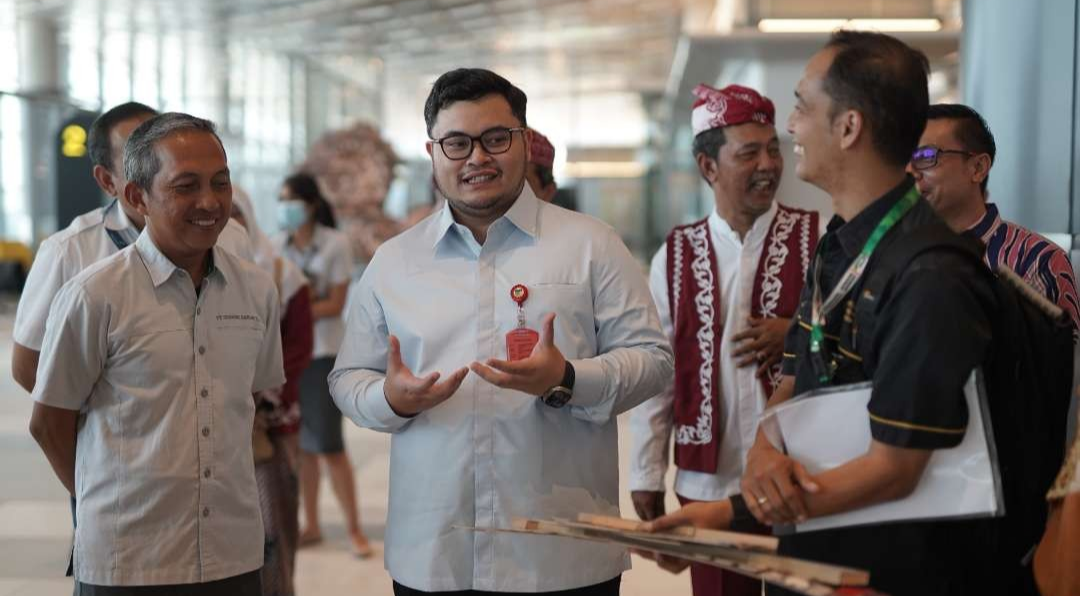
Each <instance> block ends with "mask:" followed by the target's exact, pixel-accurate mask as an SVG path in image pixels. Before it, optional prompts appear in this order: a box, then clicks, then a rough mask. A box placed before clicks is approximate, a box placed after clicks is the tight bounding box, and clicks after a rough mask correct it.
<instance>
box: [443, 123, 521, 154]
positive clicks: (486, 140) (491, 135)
mask: <svg viewBox="0 0 1080 596" xmlns="http://www.w3.org/2000/svg"><path fill="white" fill-rule="evenodd" d="M515 132H520V133H524V132H525V127H524V126H519V127H515V128H504V127H501V126H500V127H498V128H489V129H487V130H485V131H484V132H482V133H480V136H478V137H472V136H469V135H467V134H452V135H447V136H445V137H443V138H441V139H431V142H432V143H435V144H436V145H438V146H440V147H442V152H443V155H445V156H446V158H447V159H453V160H455V161H456V160H462V159H467V158H468V157H469V156H470V155H472V152H473V143H475V142H476V141H480V146H482V147H483V148H484V151H486V152H488V153H489V154H491V155H498V154H500V153H506V152H507V151H509V150H510V145H513V143H514V133H515Z"/></svg>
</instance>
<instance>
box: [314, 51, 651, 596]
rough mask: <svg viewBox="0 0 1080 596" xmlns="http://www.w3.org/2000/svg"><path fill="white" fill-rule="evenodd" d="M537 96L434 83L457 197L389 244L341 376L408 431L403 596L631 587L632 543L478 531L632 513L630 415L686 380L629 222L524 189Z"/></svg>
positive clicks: (400, 571)
mask: <svg viewBox="0 0 1080 596" xmlns="http://www.w3.org/2000/svg"><path fill="white" fill-rule="evenodd" d="M525 104H526V98H525V94H524V93H523V92H522V91H521V90H520V89H518V88H517V87H514V86H513V85H512V84H511V83H510V82H508V81H506V80H505V79H503V78H502V77H500V76H498V75H496V74H495V73H492V72H490V71H486V70H479V69H459V70H455V71H451V72H448V73H446V74H444V75H443V76H441V77H440V78H439V79H438V80H437V81H436V82H435V85H434V88H433V89H432V91H431V95H430V96H429V97H428V100H427V105H426V107H425V119H426V120H427V127H428V133H429V136H430V137H431V139H432V140H431V141H429V142H428V144H427V150H428V153H429V155H431V160H432V168H433V170H434V179H435V182H436V184H437V185H438V188H439V191H440V192H441V193H442V194H443V195H444V196H445V197H446V198H447V205H446V206H445V207H444V208H443V209H442V210H440V211H438V212H436V213H434V214H432V215H431V216H429V217H428V218H427V219H425V220H423V221H421V222H420V223H419V224H417V225H416V226H414V227H412V228H410V229H409V230H408V231H406V232H404V233H402V234H401V235H399V236H397V237H395V238H393V239H392V240H390V241H388V242H387V243H386V244H384V245H383V246H382V247H381V248H380V249H379V251H378V252H377V253H376V254H375V257H374V259H373V260H372V261H371V264H370V265H369V266H368V268H367V270H366V271H365V272H364V276H363V278H362V279H361V280H360V282H359V283H358V284H357V286H356V287H355V288H354V295H353V296H352V297H351V300H350V306H349V312H348V319H347V323H346V333H345V341H344V344H343V345H342V348H341V351H340V353H339V355H338V359H337V364H336V367H335V369H334V371H333V373H332V374H331V375H330V384H331V392H332V393H333V395H334V399H335V401H336V402H337V404H338V406H339V407H340V408H341V410H342V412H343V413H344V414H345V415H346V416H348V417H349V418H350V419H352V420H353V421H354V422H356V423H357V424H358V425H360V426H363V427H367V428H372V429H375V430H380V431H384V432H390V433H394V436H393V441H392V448H391V453H390V511H389V519H388V522H387V537H386V565H387V568H388V569H389V571H390V575H391V576H392V577H393V579H394V581H395V584H394V589H395V593H396V594H398V595H399V596H400V595H406V594H417V593H423V592H440V591H468V590H478V591H487V592H550V591H559V590H571V592H570V593H573V594H596V595H608V594H618V592H619V578H620V577H621V573H622V572H623V571H624V570H626V569H627V568H628V567H629V561H628V558H627V557H626V555H625V553H624V552H623V551H622V549H620V548H611V547H608V546H602V545H596V544H591V543H584V542H573V541H566V540H563V539H559V538H553V537H540V536H522V535H510V534H492V533H486V532H474V531H472V530H466V529H461V527H476V528H481V529H484V528H505V527H509V526H510V521H511V518H513V517H519V516H526V517H535V518H552V517H573V516H575V515H576V514H577V513H579V512H583V511H584V512H600V513H607V514H617V512H618V430H617V426H616V420H615V417H616V416H617V415H618V414H620V413H622V412H625V411H627V410H629V409H630V408H632V407H634V406H636V405H637V404H639V403H641V402H642V401H644V400H646V399H647V398H649V397H650V396H651V395H653V394H655V393H657V392H658V391H659V390H660V389H662V388H663V387H664V386H665V384H666V383H668V382H670V378H671V375H672V354H671V348H670V347H669V345H668V342H667V339H666V338H665V336H664V334H663V332H662V331H661V330H660V323H659V319H658V317H657V313H656V307H655V306H654V304H653V301H652V298H651V297H650V294H649V288H648V284H647V282H646V280H645V277H644V274H643V270H642V268H641V266H640V265H639V264H638V263H637V262H636V261H635V260H634V258H633V257H632V256H631V255H630V253H629V251H627V249H626V247H625V246H624V245H623V243H622V241H621V240H620V239H619V237H618V235H617V234H616V233H615V231H614V230H613V229H612V228H611V227H610V226H608V225H606V224H604V223H602V222H600V221H597V220H595V219H592V218H590V217H588V216H584V215H579V214H576V213H573V212H570V211H567V210H565V209H562V208H559V207H556V206H553V205H550V204H547V203H543V202H541V201H540V200H538V199H537V198H536V196H535V195H534V194H533V193H532V191H531V190H530V189H529V187H528V185H526V184H525V166H526V165H527V163H528V152H527V148H528V144H529V134H530V133H529V131H528V130H527V129H526V126H527V124H526V121H525ZM525 330H531V331H534V332H535V335H533V334H531V333H530V331H525ZM522 337H523V338H524V339H523V340H522ZM519 340H522V343H520V344H518V343H516V342H517V341H519ZM508 344H513V345H508ZM534 345H535V347H533V346H534ZM508 351H509V352H511V354H508ZM511 355H513V356H517V358H515V359H514V360H513V361H510V357H511ZM470 370H471V371H472V372H473V373H475V374H469V372H470Z"/></svg>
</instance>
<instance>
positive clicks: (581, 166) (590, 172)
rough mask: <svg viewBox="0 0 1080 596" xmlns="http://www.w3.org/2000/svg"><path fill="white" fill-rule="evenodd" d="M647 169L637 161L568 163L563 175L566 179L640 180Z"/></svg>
mask: <svg viewBox="0 0 1080 596" xmlns="http://www.w3.org/2000/svg"><path fill="white" fill-rule="evenodd" d="M647 169H648V168H646V166H645V164H643V163H641V162H638V161H568V162H566V169H565V170H564V171H563V173H564V174H565V175H566V177H567V178H640V177H642V176H644V175H645V171H646V170H647Z"/></svg>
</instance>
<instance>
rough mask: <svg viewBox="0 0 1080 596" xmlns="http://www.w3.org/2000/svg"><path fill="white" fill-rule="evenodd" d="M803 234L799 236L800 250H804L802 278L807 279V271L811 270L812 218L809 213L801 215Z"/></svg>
mask: <svg viewBox="0 0 1080 596" xmlns="http://www.w3.org/2000/svg"><path fill="white" fill-rule="evenodd" d="M799 219H800V220H802V230H801V231H802V236H801V237H800V238H799V250H800V251H801V252H802V278H803V279H804V280H805V279H806V272H807V271H809V270H810V220H811V219H812V218H811V216H809V215H801V216H799Z"/></svg>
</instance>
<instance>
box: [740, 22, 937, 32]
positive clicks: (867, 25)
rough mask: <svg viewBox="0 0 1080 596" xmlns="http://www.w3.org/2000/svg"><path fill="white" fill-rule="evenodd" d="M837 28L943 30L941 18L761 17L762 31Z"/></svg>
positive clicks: (828, 30) (823, 30)
mask: <svg viewBox="0 0 1080 596" xmlns="http://www.w3.org/2000/svg"><path fill="white" fill-rule="evenodd" d="M837 29H854V30H859V31H892V32H908V33H910V32H931V31H940V30H941V21H940V20H939V19H761V20H760V21H758V30H759V31H761V32H762V33H829V32H831V31H835V30H837Z"/></svg>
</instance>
